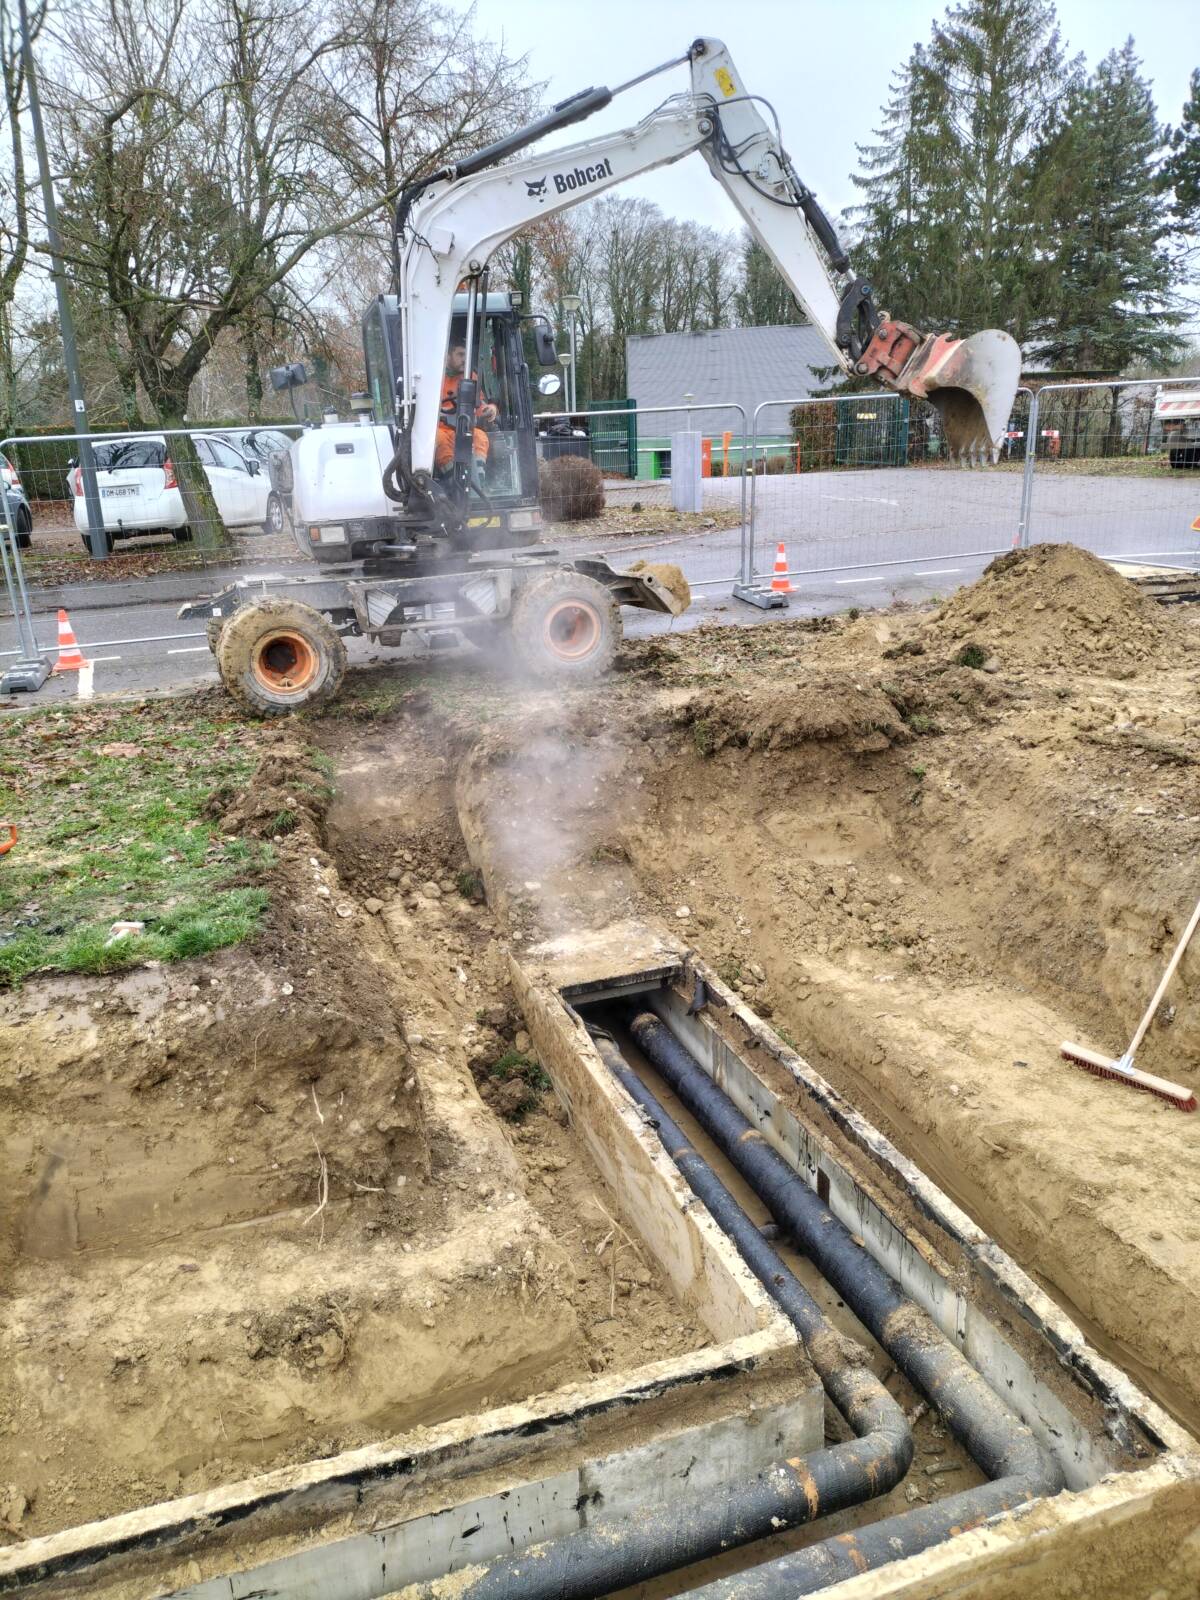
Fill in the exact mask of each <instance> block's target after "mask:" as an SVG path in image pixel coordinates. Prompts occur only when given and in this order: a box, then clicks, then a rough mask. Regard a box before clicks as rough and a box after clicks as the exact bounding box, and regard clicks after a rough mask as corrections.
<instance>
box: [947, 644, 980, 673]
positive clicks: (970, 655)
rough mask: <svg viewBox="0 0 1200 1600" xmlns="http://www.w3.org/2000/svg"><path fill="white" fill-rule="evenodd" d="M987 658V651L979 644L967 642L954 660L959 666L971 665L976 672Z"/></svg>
mask: <svg viewBox="0 0 1200 1600" xmlns="http://www.w3.org/2000/svg"><path fill="white" fill-rule="evenodd" d="M987 658H988V654H987V651H986V650H984V649H981V648H980V646H979V645H977V644H965V645H963V647H962V649H961V650H960V651H959V652H958V654H957V655H956V656H955V658H954V661H955V664H956V665H957V666H960V667H971V668H972V669H973V670H974V671H975V672H978V671H979V669H980V668H981V667H982V666H983V664H984V662H985V661H986V660H987Z"/></svg>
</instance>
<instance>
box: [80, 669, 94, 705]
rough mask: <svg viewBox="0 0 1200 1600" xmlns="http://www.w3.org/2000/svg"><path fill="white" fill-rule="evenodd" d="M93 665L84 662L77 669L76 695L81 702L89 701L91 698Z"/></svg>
mask: <svg viewBox="0 0 1200 1600" xmlns="http://www.w3.org/2000/svg"><path fill="white" fill-rule="evenodd" d="M93 665H94V664H93V663H92V662H91V661H85V662H84V663H83V665H82V666H81V667H80V669H79V688H78V691H77V693H78V695H79V698H80V699H81V700H90V699H91V698H92V693H93V690H92V671H93Z"/></svg>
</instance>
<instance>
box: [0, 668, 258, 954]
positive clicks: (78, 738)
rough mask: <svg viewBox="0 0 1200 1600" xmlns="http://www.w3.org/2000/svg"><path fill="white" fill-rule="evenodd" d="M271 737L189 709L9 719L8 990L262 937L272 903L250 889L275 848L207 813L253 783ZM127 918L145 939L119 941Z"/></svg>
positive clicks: (5, 814) (169, 704)
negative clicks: (217, 796)
mask: <svg viewBox="0 0 1200 1600" xmlns="http://www.w3.org/2000/svg"><path fill="white" fill-rule="evenodd" d="M262 737H263V736H262V731H261V730H260V729H259V728H258V727H257V726H256V725H253V724H248V723H246V722H244V721H239V720H236V719H235V718H233V717H229V718H226V717H224V716H223V715H221V714H220V713H219V712H218V713H216V714H213V713H212V712H211V711H208V710H207V708H206V710H205V713H204V714H201V713H200V712H199V711H198V710H197V706H196V703H195V702H194V701H192V700H172V701H151V702H146V703H144V704H140V705H137V706H134V707H127V706H122V707H120V708H105V709H98V708H81V709H78V710H75V709H66V710H63V709H56V710H54V711H45V712H34V713H30V714H27V715H24V716H19V717H10V718H7V719H5V720H4V721H3V722H2V723H0V819H2V820H4V821H11V822H14V823H15V824H16V825H17V829H18V832H19V837H18V840H17V843H16V845H15V847H14V848H13V849H12V850H11V851H9V853H8V854H7V855H5V856H2V857H0V985H12V984H18V983H20V981H21V980H22V979H23V978H25V977H26V976H28V975H29V974H30V973H33V972H41V971H54V972H112V971H116V970H118V969H119V968H122V967H128V966H132V965H135V964H137V963H139V962H144V961H147V960H157V961H172V960H178V959H180V958H182V957H184V956H196V955H203V954H205V953H206V952H207V951H210V950H217V949H220V948H221V947H222V946H224V945H230V944H236V943H237V942H238V941H239V940H241V939H245V938H247V937H248V936H249V935H250V934H251V933H253V932H254V930H255V929H256V927H257V926H258V921H259V918H260V916H261V914H262V912H263V909H264V907H265V905H266V903H267V893H266V890H265V889H262V888H260V887H258V886H257V884H256V883H254V882H253V881H251V880H254V879H256V878H257V877H258V876H259V875H260V869H261V868H263V867H264V866H266V865H267V864H268V863H269V861H270V859H271V853H270V850H269V848H268V847H267V846H264V845H262V844H259V843H257V842H255V841H245V840H241V839H237V838H229V837H227V836H226V835H224V834H223V833H222V832H221V831H220V827H219V818H217V819H214V818H213V817H211V816H207V815H205V808H206V803H207V802H208V801H209V799H210V797H211V796H212V795H213V793H214V791H218V790H230V789H236V788H237V787H239V786H241V785H244V784H245V782H246V780H247V779H248V778H249V775H250V773H251V772H252V771H253V769H254V766H255V764H256V760H257V757H258V754H259V750H260V748H261V744H262ZM4 831H5V836H7V830H4ZM116 921H131V922H142V923H144V924H145V930H144V932H142V933H140V934H131V935H128V936H126V937H124V938H121V939H119V940H116V941H115V942H113V943H111V944H110V943H108V942H107V941H108V940H109V937H110V929H111V926H112V924H113V923H114V922H116Z"/></svg>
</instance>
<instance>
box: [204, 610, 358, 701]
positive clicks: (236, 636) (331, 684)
mask: <svg viewBox="0 0 1200 1600" xmlns="http://www.w3.org/2000/svg"><path fill="white" fill-rule="evenodd" d="M212 620H213V621H216V618H213V619H212ZM216 657H217V669H218V671H219V672H220V674H221V681H222V683H223V684H224V685H225V687H226V688H227V689H228V690H229V692H230V694H231V695H233V696H234V698H235V699H237V700H240V701H241V702H242V704H243V705H244V706H246V707H247V709H248V710H250V711H253V712H254V713H255V715H256V716H260V717H284V716H287V715H288V713H289V712H292V711H299V710H300V709H301V708H302V707H304V706H313V705H320V704H321V703H322V702H324V701H326V700H332V699H333V697H334V696H335V695H336V694H337V692H338V690H339V689H340V688H341V687H342V679H343V678H344V677H345V675H346V646H345V644H344V643H343V642H342V640H341V638H340V637H339V636H338V635H337V634H336V633H335V632H334V630H333V628H332V627H331V626H330V624H329V623H328V622H327V621H326V620H325V618H324V617H323V616H322V615H321V613H320V612H319V611H314V610H313V608H312V606H306V605H302V604H301V603H300V601H298V600H272V599H267V600H256V601H255V602H254V603H253V604H252V605H248V606H242V607H240V608H239V609H238V610H237V611H235V612H234V614H233V616H232V617H229V618H228V619H227V620H226V622H225V626H224V627H223V628H222V630H221V635H220V639H219V640H218V643H217V648H216Z"/></svg>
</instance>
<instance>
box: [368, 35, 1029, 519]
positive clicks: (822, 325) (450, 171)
mask: <svg viewBox="0 0 1200 1600" xmlns="http://www.w3.org/2000/svg"><path fill="white" fill-rule="evenodd" d="M683 62H686V63H687V64H688V65H689V67H690V71H691V89H690V92H687V93H684V94H681V95H677V96H674V97H672V98H671V99H668V100H667V101H665V102H664V103H663V104H662V105H661V106H659V107H658V108H657V109H656V110H655V111H653V112H652V113H651V114H650V115H649V116H647V117H646V118H644V119H643V120H642V121H641V122H640V123H638V124H637V125H636V126H635V127H632V128H627V129H622V130H620V131H618V132H615V133H611V134H604V135H601V136H600V137H598V138H595V139H590V140H585V141H582V142H580V143H577V144H574V145H568V146H566V147H565V148H562V149H558V150H554V151H550V152H546V153H540V154H532V155H530V154H525V155H522V156H521V158H520V159H519V160H509V159H508V158H509V157H511V156H515V155H516V154H517V153H518V152H521V151H525V150H527V149H528V147H529V146H530V145H531V144H533V143H535V142H536V141H538V140H540V139H541V138H543V137H544V136H545V135H546V134H547V133H549V132H552V131H554V130H555V129H559V128H562V127H565V126H567V125H569V124H571V123H573V122H576V121H579V120H582V119H583V118H584V117H587V116H590V115H592V113H593V112H595V111H597V110H599V109H600V108H601V107H603V106H605V105H607V104H608V103H609V102H610V101H611V100H612V98H613V95H614V93H620V92H621V90H620V89H618V90H616V91H609V90H608V89H603V88H601V89H588V90H585V91H583V93H582V94H579V95H575V96H572V97H571V99H569V100H566V101H563V102H562V103H561V104H560V105H558V106H555V107H554V108H553V109H552V110H551V111H550V112H549V113H548V114H547V115H546V116H544V117H542V118H540V119H539V120H538V121H537V122H534V123H532V124H530V125H529V126H528V127H526V128H522V129H518V130H516V131H515V132H514V133H512V134H510V135H508V136H507V137H506V138H505V139H502V140H500V141H498V142H497V143H496V144H494V145H491V146H488V147H487V148H486V149H484V150H480V151H477V152H475V153H473V154H472V155H471V156H468V157H467V158H465V159H464V160H463V161H462V162H459V163H457V164H455V165H452V166H449V167H444V168H442V169H440V170H439V171H438V172H436V173H433V174H431V175H429V176H427V177H425V178H422V179H420V180H419V181H417V182H416V183H414V184H411V185H410V186H409V187H408V188H407V189H406V190H405V191H404V192H403V194H402V195H401V197H400V201H399V203H398V206H397V213H396V231H395V238H394V244H395V249H394V271H395V278H396V292H397V295H398V299H399V307H400V324H401V348H402V372H401V375H400V378H399V380H398V384H397V389H398V392H397V395H396V422H397V448H396V455H395V457H394V459H393V462H392V465H391V467H389V471H388V475H387V478H385V484H387V483H388V480H389V479H390V480H391V486H390V487H389V489H388V492H389V493H392V494H394V496H395V497H396V498H401V499H407V498H409V496H410V495H413V494H415V495H417V496H418V497H419V498H426V499H429V498H432V497H433V478H432V465H433V456H434V441H435V434H436V429H437V422H438V414H439V407H440V402H441V383H442V373H443V367H444V362H445V355H446V346H447V341H448V339H449V335H450V321H451V313H452V306H453V299H454V295H455V293H456V292H457V291H458V290H459V287H460V285H461V284H462V282H463V281H464V280H465V281H466V283H467V286H468V290H469V295H470V298H471V302H472V303H474V301H475V295H476V291H477V290H478V287H479V285H480V284H481V283H486V268H487V262H488V258H489V257H490V256H491V254H492V252H493V251H494V250H495V249H496V248H497V246H499V245H501V244H503V243H504V241H505V240H506V239H509V238H511V237H512V235H513V234H515V233H518V232H519V231H520V230H521V229H522V228H524V227H526V226H528V225H529V224H530V223H531V222H536V221H537V220H538V219H539V218H541V217H546V216H550V215H552V214H553V213H554V212H557V211H563V210H565V209H567V208H568V207H569V206H574V205H578V204H580V203H581V202H582V201H585V200H590V199H592V198H593V197H594V196H596V195H598V194H602V193H603V192H604V191H605V190H607V189H611V188H614V187H616V185H618V184H620V183H624V182H625V181H626V180H628V179H630V178H634V177H637V176H639V175H640V174H641V173H644V172H649V171H651V170H653V169H654V168H655V167H662V166H666V165H669V164H670V163H672V162H675V161H679V160H681V159H682V158H683V157H684V156H686V155H690V154H692V153H693V152H695V151H698V152H699V153H700V154H701V156H702V157H703V158H704V160H705V161H706V162H707V164H708V167H709V170H710V171H711V172H712V174H713V176H714V178H716V180H717V182H718V183H720V184H721V186H722V187H723V188H724V189H725V191H726V193H727V194H728V195H729V196H730V199H731V200H732V201H733V203H734V205H735V206H736V207H737V210H738V212H739V214H740V215H741V217H742V219H743V220H744V222H745V224H746V226H747V227H748V228H749V229H750V231H751V233H752V234H753V235H754V237H755V238H756V239H757V240H758V241H759V243H760V244H761V245H762V247H763V249H764V250H765V251H766V252H767V254H768V255H769V256H770V258H771V260H772V261H773V262H774V263H775V266H776V267H777V268H778V270H779V272H780V274H781V275H782V277H783V279H784V281H785V282H786V283H787V285H788V287H789V288H790V289H791V291H792V293H793V295H794V296H795V297H796V300H797V302H798V303H799V305H800V307H801V309H802V310H803V311H804V313H805V315H806V316H807V318H808V319H809V321H810V322H811V323H812V324H813V326H814V327H815V328H817V329H819V330H820V332H821V333H822V334H823V335H824V337H825V340H826V342H827V343H828V345H829V348H830V351H831V353H832V355H833V358H834V360H835V361H836V363H837V364H838V365H839V366H840V367H841V368H842V370H843V371H844V372H846V373H847V374H853V375H855V376H859V377H874V378H877V379H878V380H879V381H880V382H881V383H883V384H886V385H887V386H888V387H889V388H892V389H894V390H896V391H898V392H899V393H901V394H908V395H914V396H917V397H919V398H922V399H927V400H929V401H931V402H932V403H933V404H934V405H935V406H936V407H937V408H938V410H939V412H940V413H941V417H942V421H943V427H944V432H945V436H946V440H947V444H948V446H949V449H950V452H951V454H952V455H953V456H954V457H955V458H956V459H959V460H962V461H966V462H970V463H982V462H984V461H986V460H988V459H992V460H994V459H995V458H996V456H997V454H998V450H999V444H1000V440H1001V438H1002V436H1003V432H1004V429H1005V427H1006V425H1007V422H1008V417H1009V413H1010V410H1011V407H1012V402H1013V397H1014V395H1015V392H1016V387H1017V381H1018V378H1019V376H1020V351H1019V348H1018V346H1017V344H1016V343H1015V341H1014V340H1013V339H1012V338H1010V336H1009V335H1008V334H1006V333H1003V332H1000V331H999V330H996V329H989V330H987V331H985V332H983V333H977V334H973V335H972V336H971V337H970V338H968V339H964V340H959V339H952V338H950V337H949V336H947V335H945V334H930V335H925V334H922V333H919V332H918V331H917V330H916V329H914V328H911V327H909V326H908V325H907V324H906V323H903V322H898V321H895V320H894V319H892V318H890V317H889V316H887V315H886V314H885V313H883V312H881V311H879V310H878V309H877V308H876V307H875V304H874V300H873V297H872V292H871V287H870V285H869V284H868V283H866V282H864V281H863V280H862V279H861V278H856V277H855V276H854V274H853V272H852V271H851V268H850V262H849V259H848V257H847V255H846V252H845V250H844V249H843V248H842V245H841V243H840V242H839V240H838V237H837V234H836V233H835V231H834V229H833V227H832V225H831V224H830V222H829V221H828V219H827V218H826V217H825V215H824V213H823V212H822V211H821V209H820V207H819V206H818V204H817V202H816V199H815V197H814V196H813V194H812V193H811V191H809V190H808V189H807V188H806V187H805V186H804V184H803V183H802V182H801V181H800V179H799V178H798V176H797V175H796V173H795V171H794V169H793V167H792V164H791V161H790V160H789V158H788V155H787V152H786V151H785V149H784V147H783V144H782V141H781V138H780V134H779V129H778V125H777V123H776V121H775V118H774V113H773V111H772V110H771V108H770V107H769V106H768V105H767V103H766V102H765V101H763V100H761V99H760V98H759V97H757V96H754V95H752V94H749V93H748V92H747V91H746V90H745V89H744V88H743V87H742V84H741V80H740V78H739V76H738V73H737V70H736V68H735V67H734V64H733V61H732V59H731V58H730V56H729V53H728V51H727V50H726V49H725V47H724V45H723V44H722V43H721V42H720V41H719V40H716V39H698V40H697V41H696V42H695V43H694V44H693V45H692V46H691V48H690V49H689V51H688V52H687V54H686V56H683V57H681V58H679V61H673V62H667V63H666V64H665V65H664V66H663V67H660V68H655V69H654V72H659V71H665V70H666V69H667V68H669V67H673V66H677V65H680V64H681V63H683ZM650 76H653V73H646V74H643V75H642V78H636V79H633V80H631V84H632V83H639V82H641V81H643V78H647V77H650ZM631 84H625V85H622V86H621V87H622V88H629V87H631ZM760 108H764V109H765V110H767V112H768V113H769V114H770V118H771V120H770V122H768V121H767V120H766V118H765V117H764V115H763V111H762V109H760ZM501 163H502V164H501ZM471 320H472V319H470V318H469V319H468V341H470V339H471V337H472V334H471V328H470V323H471ZM470 358H471V351H470V350H468V369H467V370H468V373H469V372H470V370H471V369H470V365H469V362H470ZM458 404H459V410H460V412H461V415H460V417H459V419H458V420H459V423H460V426H459V428H458V429H457V434H458V439H459V448H458V450H457V451H456V473H457V474H458V477H459V480H460V482H461V483H462V484H463V485H464V486H465V480H466V469H467V465H468V464H469V454H468V451H469V444H470V425H471V416H472V412H473V406H474V394H473V392H472V386H471V385H470V383H469V382H466V383H463V384H462V385H461V386H460V389H459V400H458Z"/></svg>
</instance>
